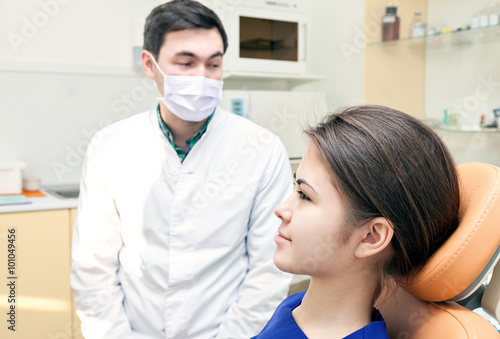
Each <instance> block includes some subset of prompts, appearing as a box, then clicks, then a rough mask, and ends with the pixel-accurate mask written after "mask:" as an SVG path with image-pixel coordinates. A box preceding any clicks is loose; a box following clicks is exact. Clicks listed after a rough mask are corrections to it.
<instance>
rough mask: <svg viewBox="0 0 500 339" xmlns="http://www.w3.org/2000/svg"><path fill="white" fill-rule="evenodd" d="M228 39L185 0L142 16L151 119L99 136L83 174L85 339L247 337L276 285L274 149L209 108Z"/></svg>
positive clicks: (279, 163) (263, 133)
mask: <svg viewBox="0 0 500 339" xmlns="http://www.w3.org/2000/svg"><path fill="white" fill-rule="evenodd" d="M226 48H227V36H226V33H225V31H224V28H223V26H222V24H221V22H220V20H219V18H218V17H217V16H216V14H215V13H214V12H212V11H211V10H210V9H208V8H206V7H205V6H203V5H201V4H200V3H198V2H196V1H191V0H174V1H171V2H168V3H166V4H163V5H160V6H158V7H156V8H154V9H153V11H152V12H151V14H150V15H149V16H148V18H147V20H146V25H145V31H144V51H143V53H142V65H143V68H144V71H145V73H146V75H147V76H148V77H149V78H152V79H154V81H155V82H156V85H157V86H158V90H159V93H160V97H159V105H158V106H157V107H156V108H154V109H153V110H152V111H149V112H144V113H142V114H137V115H135V116H132V117H130V118H127V119H125V120H122V121H119V122H117V123H115V124H113V125H111V126H110V127H107V128H106V129H104V130H102V131H100V132H98V133H99V135H98V136H96V137H95V140H94V141H93V142H91V144H90V146H89V149H88V152H87V155H86V160H85V163H84V166H83V170H82V180H81V194H80V200H79V206H78V215H77V219H76V224H75V232H74V238H73V250H72V268H71V285H72V288H73V290H74V293H75V301H76V308H77V314H78V316H79V317H80V319H81V321H82V332H83V335H84V336H85V337H86V338H105V339H113V338H116V339H127V338H201V339H207V338H249V337H251V336H253V335H256V334H257V333H259V331H260V330H261V329H262V328H263V326H264V325H265V323H266V322H267V320H268V319H269V318H270V316H271V315H272V313H273V311H274V309H275V308H276V306H277V305H278V304H279V302H280V301H281V300H283V299H284V297H285V296H286V293H287V291H288V286H289V283H290V276H289V275H287V274H285V273H282V272H280V271H279V270H278V269H277V268H276V267H275V266H274V264H273V262H272V254H273V252H274V246H275V245H274V242H273V239H274V236H275V235H276V234H277V228H278V226H279V219H278V218H276V217H275V216H274V214H273V210H274V207H275V206H276V205H277V204H278V203H280V202H281V201H283V200H285V199H286V197H287V196H288V195H289V194H290V192H291V190H292V189H293V185H292V176H291V170H290V166H289V163H288V158H287V154H286V151H285V149H284V147H283V145H282V143H281V142H280V141H279V139H278V138H277V137H276V136H275V135H274V134H272V133H270V132H269V131H267V130H265V129H264V128H262V127H259V126H258V125H256V124H254V123H252V122H250V121H248V120H246V119H244V118H241V117H239V116H236V115H234V114H231V113H229V112H227V111H224V110H222V109H221V108H219V107H218V105H219V102H220V99H221V91H222V81H221V79H222V62H223V55H224V52H225V51H226Z"/></svg>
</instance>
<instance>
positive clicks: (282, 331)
mask: <svg viewBox="0 0 500 339" xmlns="http://www.w3.org/2000/svg"><path fill="white" fill-rule="evenodd" d="M304 294H305V292H300V293H297V294H294V295H291V296H289V297H288V298H286V299H285V300H283V302H282V303H281V304H280V305H279V306H278V308H276V311H275V312H274V314H273V316H272V317H271V319H270V320H269V322H268V323H267V325H266V326H265V327H264V329H263V330H262V331H261V332H260V333H259V334H258V335H257V336H255V337H253V338H252V339H268V338H269V339H271V338H273V339H280V338H283V339H285V338H286V339H289V338H290V339H307V337H306V335H305V334H304V332H302V330H301V329H300V327H299V326H297V323H296V322H295V319H293V316H292V311H293V309H294V308H296V307H297V306H299V305H300V303H301V302H302V298H303V297H304Z"/></svg>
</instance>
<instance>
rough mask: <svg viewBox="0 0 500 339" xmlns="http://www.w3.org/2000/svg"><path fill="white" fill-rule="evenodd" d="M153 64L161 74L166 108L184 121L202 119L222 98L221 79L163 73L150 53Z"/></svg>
mask: <svg viewBox="0 0 500 339" xmlns="http://www.w3.org/2000/svg"><path fill="white" fill-rule="evenodd" d="M151 58H152V59H153V62H154V64H155V65H156V67H157V68H158V70H159V71H160V73H161V74H162V75H163V88H164V89H163V91H164V94H163V98H161V97H159V98H158V99H159V100H162V101H163V102H164V103H165V105H166V106H167V108H168V109H169V110H170V112H172V113H173V114H175V115H176V116H178V117H179V118H181V119H182V120H185V121H194V122H198V121H202V120H204V119H206V118H208V117H209V116H210V114H212V113H213V112H214V110H215V108H216V107H217V106H218V105H219V103H220V101H221V98H222V85H223V83H224V82H223V81H219V80H214V79H208V78H205V77H201V76H179V75H165V73H163V71H162V70H161V69H160V66H158V64H157V63H156V60H155V58H154V57H153V56H152V55H151Z"/></svg>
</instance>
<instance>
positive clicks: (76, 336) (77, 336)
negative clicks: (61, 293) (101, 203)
mask: <svg viewBox="0 0 500 339" xmlns="http://www.w3.org/2000/svg"><path fill="white" fill-rule="evenodd" d="M75 219H76V208H73V209H70V210H69V234H70V237H71V239H73V229H74V228H75ZM70 243H71V242H70ZM71 309H72V311H71V313H72V314H71V316H72V319H73V339H84V338H83V335H82V332H81V330H80V328H81V322H80V318H78V316H77V315H76V309H75V298H74V297H73V291H71Z"/></svg>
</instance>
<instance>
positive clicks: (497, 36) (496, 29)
mask: <svg viewBox="0 0 500 339" xmlns="http://www.w3.org/2000/svg"><path fill="white" fill-rule="evenodd" d="M497 40H500V25H496V26H489V27H483V28H475V29H466V30H460V31H454V32H450V33H439V34H436V35H428V36H425V37H418V38H404V39H398V40H390V41H377V42H371V43H368V44H367V45H368V46H391V45H392V46H394V45H398V44H404V43H411V44H422V45H423V44H426V46H427V47H429V48H433V47H436V48H439V47H444V46H455V45H466V44H472V43H475V42H480V43H484V42H490V41H497Z"/></svg>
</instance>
